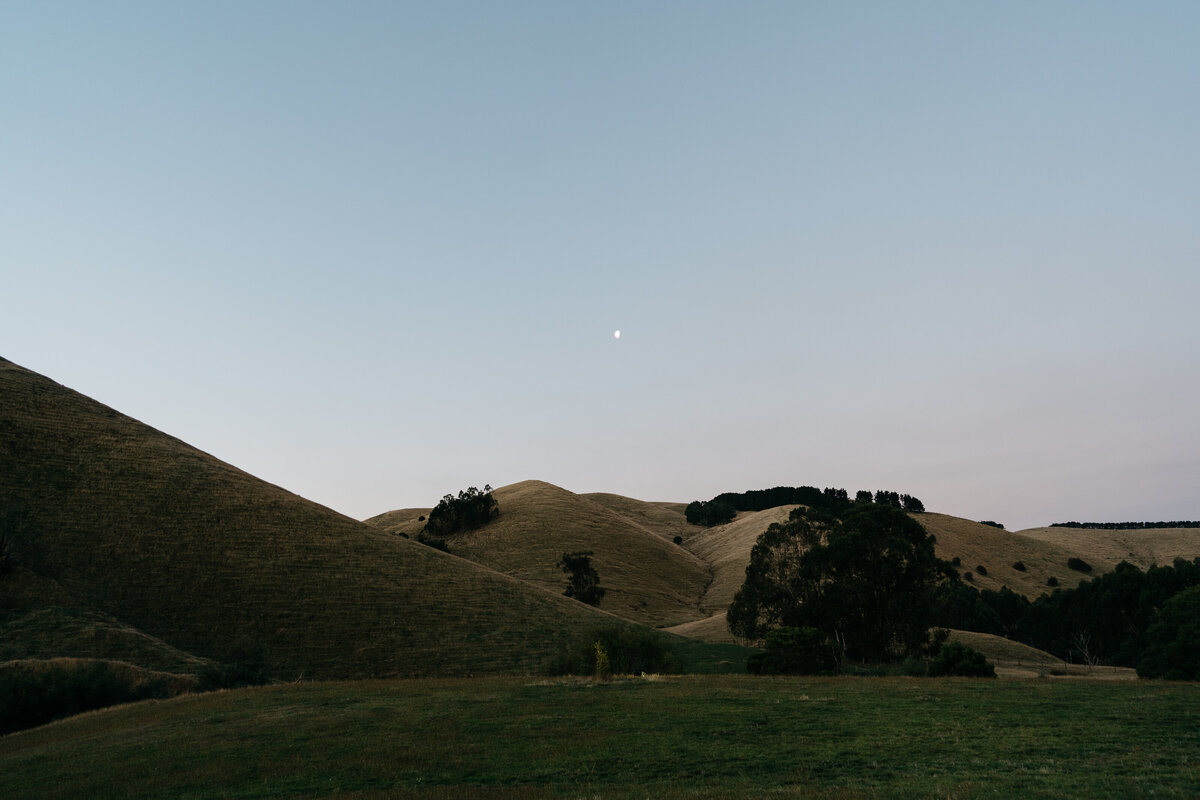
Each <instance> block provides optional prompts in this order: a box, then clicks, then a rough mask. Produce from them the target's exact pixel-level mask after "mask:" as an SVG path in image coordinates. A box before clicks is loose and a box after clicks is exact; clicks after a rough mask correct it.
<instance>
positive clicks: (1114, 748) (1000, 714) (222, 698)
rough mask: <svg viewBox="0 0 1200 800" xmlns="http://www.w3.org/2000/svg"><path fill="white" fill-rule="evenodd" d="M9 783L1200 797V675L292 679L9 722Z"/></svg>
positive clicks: (46, 793)
mask: <svg viewBox="0 0 1200 800" xmlns="http://www.w3.org/2000/svg"><path fill="white" fill-rule="evenodd" d="M0 796H2V797H47V798H59V797H61V798H74V797H122V798H142V797H164V796H169V797H186V798H219V797H231V798H269V797H281V796H300V797H344V798H385V797H398V798H468V797H482V798H543V797H546V798H550V797H568V798H576V797H577V798H593V797H602V798H646V797H655V798H657V797H663V798H720V797H743V796H753V797H817V798H860V797H863V798H865V797H870V798H875V797H879V798H883V797H888V798H890V797H902V798H903V797H944V798H977V797H978V798H983V797H988V798H991V797H1020V798H1031V797H1047V798H1049V797H1089V798H1100V797H1113V798H1118V797H1143V796H1155V797H1197V796H1200V687H1197V686H1195V685H1188V684H1170V683H1150V682H1138V683H1130V684H1102V683H1090V682H1075V681H1058V680H1041V681H1005V680H1000V681H996V680H967V679H942V680H933V679H920V678H912V679H908V678H764V677H750V676H686V677H662V678H652V679H650V678H627V679H615V680H612V681H609V682H603V683H597V682H594V681H589V680H583V679H536V678H524V679H522V678H485V679H473V680H466V679H463V680H412V681H390V682H383V681H378V682H354V683H312V684H292V685H283V686H272V687H263V688H255V689H242V690H237V691H229V692H220V693H215V694H208V695H194V696H186V697H180V698H176V699H173V700H168V701H150V702H145V703H138V704H134V705H128V706H122V707H118V708H113V709H108V710H105V711H100V712H94V713H91V714H86V715H83V716H80V717H76V718H73V719H69V720H64V721H61V722H58V723H54V724H51V725H47V726H44V727H41V728H37V729H34V730H30V731H26V732H23V733H18V734H13V735H10V736H8V737H5V738H3V739H0Z"/></svg>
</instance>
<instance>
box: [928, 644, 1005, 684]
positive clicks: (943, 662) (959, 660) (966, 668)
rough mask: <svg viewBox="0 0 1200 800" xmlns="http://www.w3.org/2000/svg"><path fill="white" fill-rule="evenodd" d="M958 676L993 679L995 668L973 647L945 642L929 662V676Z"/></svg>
mask: <svg viewBox="0 0 1200 800" xmlns="http://www.w3.org/2000/svg"><path fill="white" fill-rule="evenodd" d="M949 675H959V676H962V677H966V678H994V677H996V668H995V667H993V666H992V665H991V664H989V663H988V660H987V657H985V656H984V655H983V653H981V652H979V651H978V650H976V649H975V648H973V647H967V646H966V645H965V644H960V643H959V642H947V643H946V644H943V645H942V648H941V649H940V650H938V652H937V655H935V656H934V657H933V660H931V661H930V662H929V676H930V677H931V678H940V677H944V676H949Z"/></svg>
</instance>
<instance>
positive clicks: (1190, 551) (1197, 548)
mask: <svg viewBox="0 0 1200 800" xmlns="http://www.w3.org/2000/svg"><path fill="white" fill-rule="evenodd" d="M1016 535H1017V536H1019V537H1023V538H1025V539H1030V540H1032V541H1035V542H1042V543H1045V544H1047V545H1050V546H1052V547H1055V548H1057V549H1059V550H1061V551H1063V552H1069V553H1070V554H1071V555H1073V556H1078V557H1080V558H1082V559H1083V560H1084V561H1086V562H1088V563H1089V564H1091V565H1092V567H1093V568H1095V570H1096V571H1097V572H1108V571H1109V570H1111V569H1112V568H1113V567H1115V566H1116V565H1117V564H1119V563H1121V562H1122V561H1128V562H1129V563H1130V564H1133V565H1134V566H1136V567H1139V568H1140V569H1142V570H1146V569H1148V568H1150V567H1152V566H1154V565H1156V564H1157V565H1159V566H1169V565H1170V564H1171V563H1172V562H1173V561H1174V560H1175V559H1177V558H1182V559H1186V560H1188V561H1191V560H1192V559H1193V558H1196V557H1197V556H1200V529H1196V528H1151V529H1148V530H1140V531H1105V530H1090V529H1085V528H1030V529H1029V530H1024V531H1019V532H1018V533H1017V534H1016Z"/></svg>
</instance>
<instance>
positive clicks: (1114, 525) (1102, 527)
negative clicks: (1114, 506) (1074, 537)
mask: <svg viewBox="0 0 1200 800" xmlns="http://www.w3.org/2000/svg"><path fill="white" fill-rule="evenodd" d="M1050 527H1051V528H1087V529H1089V530H1097V531H1141V530H1153V529H1156V528H1200V520H1191V521H1178V522H1054V523H1051V525H1050Z"/></svg>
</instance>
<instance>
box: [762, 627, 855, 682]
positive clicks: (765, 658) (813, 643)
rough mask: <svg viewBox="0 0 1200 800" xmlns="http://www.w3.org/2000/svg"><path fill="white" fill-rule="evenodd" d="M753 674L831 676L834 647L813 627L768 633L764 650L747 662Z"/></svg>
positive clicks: (835, 664) (833, 668) (782, 629)
mask: <svg viewBox="0 0 1200 800" xmlns="http://www.w3.org/2000/svg"><path fill="white" fill-rule="evenodd" d="M746 671H747V672H750V673H752V674H754V675H833V674H834V673H836V672H837V659H836V658H835V656H834V648H833V645H832V644H831V643H830V642H829V640H828V639H827V638H826V637H825V636H824V634H822V633H821V632H820V631H819V630H817V629H816V628H777V629H776V630H773V631H771V632H770V633H768V634H767V638H766V643H765V649H764V651H763V652H761V653H755V654H754V655H752V656H750V658H749V659H747V661H746Z"/></svg>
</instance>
